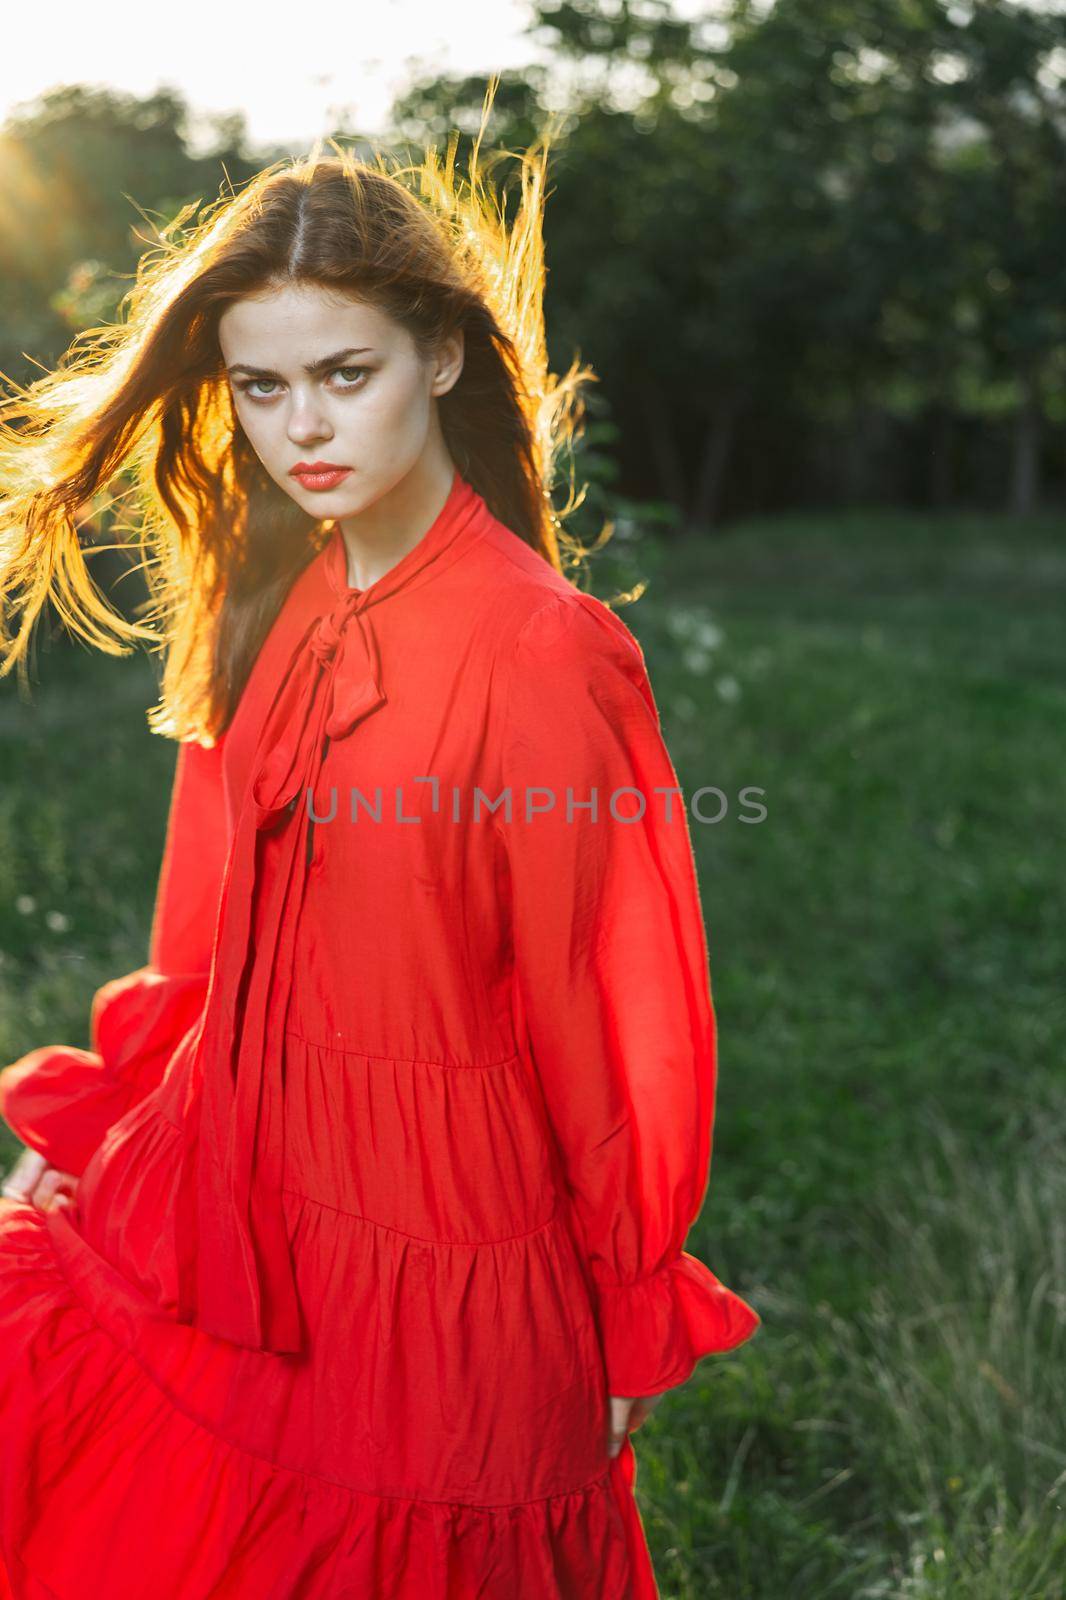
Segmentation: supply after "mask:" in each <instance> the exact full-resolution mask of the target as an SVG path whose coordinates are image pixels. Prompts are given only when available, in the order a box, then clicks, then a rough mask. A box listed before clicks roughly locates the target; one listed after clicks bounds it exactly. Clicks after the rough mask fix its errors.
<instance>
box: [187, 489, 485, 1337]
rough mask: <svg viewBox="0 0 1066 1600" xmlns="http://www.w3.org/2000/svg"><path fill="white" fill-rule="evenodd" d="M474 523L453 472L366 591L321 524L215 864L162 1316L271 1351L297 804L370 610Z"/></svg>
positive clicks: (287, 1326) (349, 675)
mask: <svg viewBox="0 0 1066 1600" xmlns="http://www.w3.org/2000/svg"><path fill="white" fill-rule="evenodd" d="M489 522H490V519H489V514H488V511H487V507H486V505H485V502H484V501H483V500H482V498H481V496H480V495H479V494H478V493H477V492H476V490H475V489H474V488H473V487H472V486H471V485H470V484H469V483H468V482H467V481H466V479H464V478H463V477H462V476H461V474H460V473H458V472H456V473H455V474H454V476H453V479H452V486H451V490H450V492H449V495H448V499H447V501H446V503H445V505H444V507H443V509H442V510H441V512H440V514H439V516H438V517H437V519H436V521H435V522H434V523H433V525H432V527H431V528H430V529H429V531H428V532H427V533H426V534H425V535H424V536H423V538H422V539H421V540H420V541H419V543H418V544H417V545H415V546H413V547H412V548H411V549H410V550H408V551H407V553H406V555H404V556H403V557H402V558H401V560H400V561H399V562H397V564H396V565H395V566H394V567H392V568H391V569H390V570H389V571H388V572H387V573H385V574H384V576H383V577H381V578H379V579H377V580H376V581H375V582H374V583H372V584H371V585H370V586H369V587H368V588H366V589H353V588H351V587H349V585H348V583H347V581H346V573H347V555H346V552H345V547H344V542H343V539H342V538H341V535H340V532H339V529H335V531H334V535H333V539H332V542H331V543H330V544H329V546H328V548H327V549H326V551H325V552H324V556H325V559H324V564H323V568H322V570H321V571H314V572H312V573H311V574H310V576H311V577H312V578H313V579H314V580H315V582H316V584H317V588H316V587H312V589H311V591H310V592H311V594H312V596H315V595H321V594H322V590H323V584H322V573H323V572H324V574H325V579H326V585H327V587H326V588H325V596H324V598H325V603H326V604H327V606H328V609H327V610H325V611H323V610H322V609H321V604H320V603H316V610H317V611H318V614H317V615H316V616H315V617H314V619H313V621H312V622H311V624H310V625H309V626H305V627H304V628H303V631H302V633H301V635H300V639H299V642H298V643H297V645H296V647H295V649H294V650H293V651H292V653H291V656H290V659H289V662H288V666H287V668H286V670H285V671H284V672H283V674H282V677H281V682H280V687H279V688H278V691H277V693H276V695H275V696H274V699H273V703H272V704H271V706H270V709H269V711H268V713H267V716H266V719H265V722H264V724H263V728H262V733H261V735H260V738H259V742H258V745H257V747H256V756H255V763H254V766H253V769H252V773H253V775H252V778H251V780H250V782H249V784H248V787H247V790H246V792H245V795H244V798H243V802H242V805H241V808H240V813H239V815H238V818H237V821H236V826H235V830H234V835H233V839H232V841H231V845H230V854H229V858H228V860H227V864H226V873H225V878H224V881H223V886H222V893H221V898H220V902H219V921H218V929H217V932H216V935H215V948H214V952H213V956H212V963H211V979H210V983H209V986H208V994H207V1000H206V1003H205V1008H204V1015H203V1018H202V1021H201V1024H200V1028H199V1030H198V1031H197V1032H196V1033H195V1034H192V1035H190V1041H191V1042H190V1045H189V1048H191V1049H192V1050H193V1052H194V1054H195V1059H194V1061H193V1063H192V1070H191V1072H190V1074H189V1088H188V1093H187V1098H186V1102H185V1106H184V1108H183V1111H184V1132H185V1148H184V1152H183V1157H182V1164H181V1171H180V1174H179V1179H178V1187H177V1193H176V1197H175V1218H174V1236H175V1246H176V1255H177V1308H176V1313H175V1314H176V1318H177V1320H178V1321H179V1322H187V1323H196V1324H197V1325H198V1326H199V1327H200V1328H202V1329H204V1331H206V1332H208V1333H213V1334H217V1335H219V1336H221V1337H223V1338H226V1339H230V1340H232V1341H233V1342H234V1343H236V1344H242V1345H247V1346H249V1347H251V1348H253V1349H260V1350H271V1351H275V1352H278V1353H289V1352H295V1353H299V1352H301V1351H302V1350H303V1344H304V1337H303V1331H302V1327H301V1318H300V1306H299V1299H298V1295H297V1289H296V1280H295V1275H294V1268H293V1261H292V1253H291V1248H290V1245H289V1240H288V1235H287V1230H286V1225H285V1212H284V1205H283V1195H282V1183H283V1179H284V1116H283V1113H284V1077H283V1056H284V1009H285V1005H286V1003H287V1000H288V995H289V993H290V990H291V980H292V972H293V956H294V943H295V930H296V926H297V922H298V917H297V915H296V914H295V912H290V910H289V908H290V907H292V906H296V907H298V906H299V903H300V898H301V896H302V893H303V884H304V876H305V874H306V871H307V865H308V863H307V859H306V851H305V844H304V841H305V840H306V838H307V833H308V824H309V818H308V814H307V807H306V806H302V807H301V806H298V801H299V798H300V796H301V794H302V793H304V792H305V790H308V791H310V793H312V794H313V793H314V784H315V781H316V779H317V776H318V772H319V768H320V765H321V762H322V758H323V755H324V753H325V749H326V746H327V744H328V743H329V742H330V741H332V740H336V739H342V738H345V737H347V736H348V735H349V734H350V733H351V732H352V730H353V729H354V728H356V727H358V726H359V725H360V724H361V723H362V722H363V721H364V720H365V719H366V718H367V717H368V716H370V715H371V714H372V713H373V712H375V711H376V710H378V708H379V707H380V706H382V705H383V704H384V703H385V699H386V696H385V693H384V691H383V689H382V685H381V659H380V653H379V650H378V641H377V638H376V636H375V633H374V626H373V621H372V610H373V608H374V607H375V606H376V605H377V604H378V603H379V602H380V601H382V600H383V599H385V598H387V597H388V596H389V595H392V594H394V593H395V592H396V591H397V590H399V589H402V588H404V589H407V590H410V589H412V588H415V587H416V586H417V585H419V584H421V583H423V582H425V581H426V580H427V579H428V578H429V577H430V576H432V575H434V574H435V573H439V572H441V571H442V570H443V569H444V568H445V567H447V566H448V565H449V564H450V563H451V562H452V561H455V560H457V559H458V557H459V556H460V555H461V554H462V552H463V550H464V549H465V548H467V547H468V545H469V543H470V542H472V541H473V540H475V539H477V538H479V537H481V535H482V534H483V533H484V532H485V530H486V528H487V526H488V525H489ZM460 534H462V535H464V537H463V538H462V539H461V538H460V537H459V535H460ZM312 565H314V564H312ZM275 1000H277V1001H278V1004H277V1005H274V1004H272V1002H274V1001H275Z"/></svg>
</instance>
